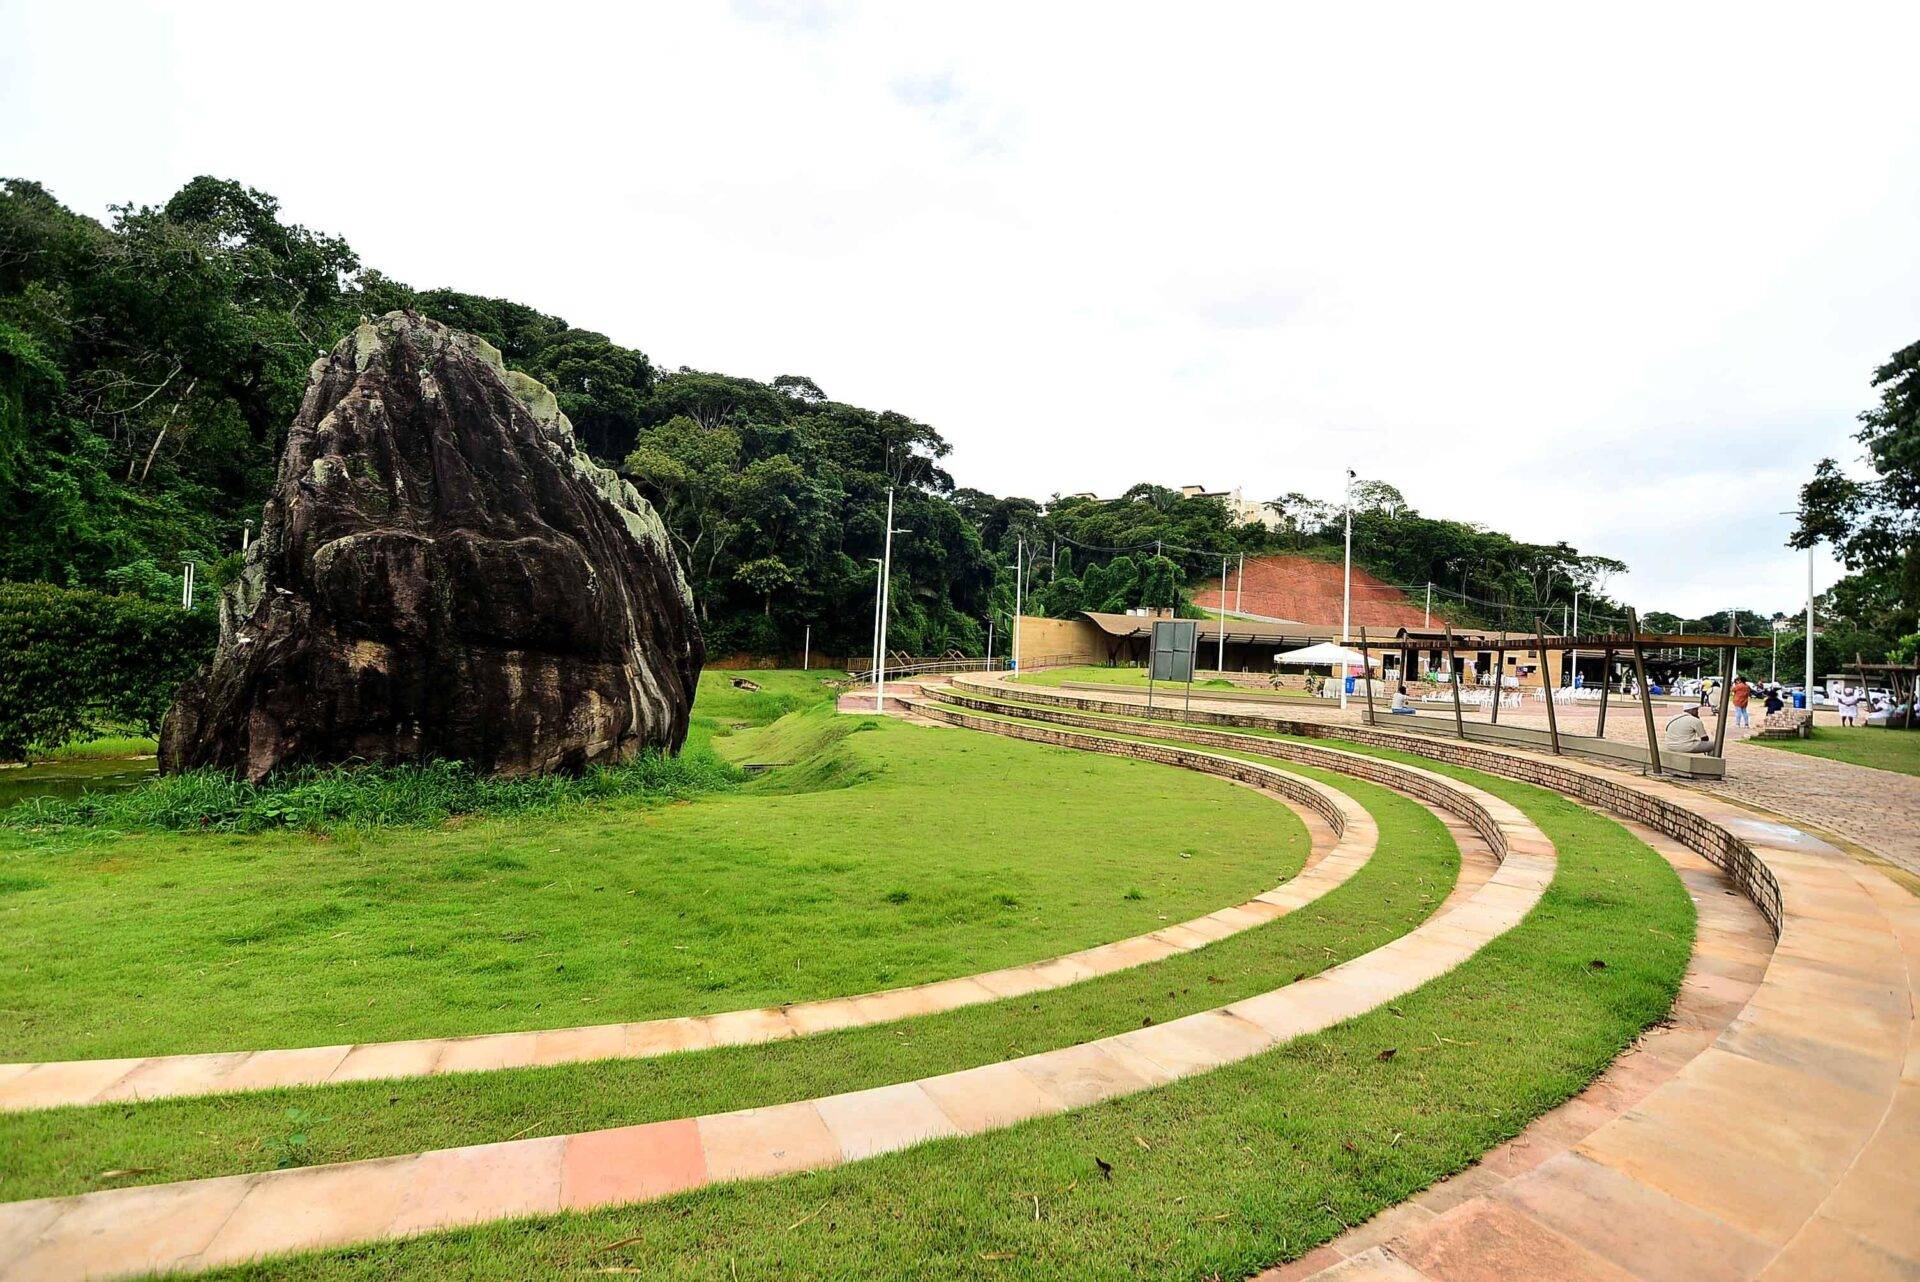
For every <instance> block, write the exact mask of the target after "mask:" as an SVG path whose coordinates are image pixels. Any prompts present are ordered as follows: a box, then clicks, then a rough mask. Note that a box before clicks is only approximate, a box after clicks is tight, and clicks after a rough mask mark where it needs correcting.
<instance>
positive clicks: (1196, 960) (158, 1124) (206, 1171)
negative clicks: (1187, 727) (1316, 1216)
mask: <svg viewBox="0 0 1920 1282" xmlns="http://www.w3.org/2000/svg"><path fill="white" fill-rule="evenodd" d="M949 733H952V734H962V733H965V734H966V735H967V737H968V738H970V739H980V740H987V741H989V742H991V741H992V739H991V737H990V736H985V735H975V734H972V733H971V732H959V731H954V732H949ZM1054 751H1056V752H1062V753H1064V752H1066V751H1068V750H1066V749H1055V750H1054ZM1076 755H1078V756H1080V757H1082V758H1085V757H1086V755H1087V754H1076ZM1096 759H1097V758H1096ZM1153 769H1155V770H1156V771H1158V772H1160V774H1161V776H1162V778H1161V779H1159V780H1156V781H1155V782H1156V785H1157V784H1160V783H1169V782H1172V778H1173V777H1174V776H1177V775H1180V774H1185V773H1187V772H1185V771H1176V770H1172V769H1169V768H1167V767H1164V766H1157V767H1153ZM1301 773H1303V774H1309V775H1312V776H1313V777H1316V778H1321V779H1323V780H1325V781H1327V782H1329V783H1333V784H1335V785H1336V786H1340V787H1344V788H1348V789H1350V790H1351V791H1352V793H1353V795H1354V796H1355V797H1356V798H1358V799H1359V800H1360V801H1361V802H1362V804H1364V805H1366V806H1367V807H1368V809H1369V810H1370V811H1371V812H1373V813H1374V814H1375V815H1376V816H1377V818H1378V822H1379V824H1380V829H1381V833H1380V842H1381V844H1380V848H1379V850H1378V852H1377V853H1376V854H1375V856H1374V858H1373V859H1372V860H1370V861H1369V862H1368V864H1367V866H1366V867H1365V868H1364V869H1362V870H1361V871H1360V872H1358V873H1357V874H1355V876H1354V877H1353V878H1352V879H1351V880H1350V881H1349V882H1348V883H1347V884H1346V885H1344V886H1342V887H1340V888H1339V889H1337V890H1335V891H1333V892H1331V893H1330V894H1328V895H1327V896H1325V897H1324V898H1322V899H1321V900H1319V901H1317V902H1316V903H1314V904H1312V905H1309V906H1307V907H1305V908H1303V909H1301V910H1299V911H1297V912H1295V913H1292V914H1289V915H1288V916H1286V917H1283V918H1280V919H1278V920H1276V921H1274V922H1271V923H1268V924H1266V925H1264V926H1259V927H1256V928H1254V929H1252V930H1249V931H1246V932H1243V933H1242V934H1239V935H1236V936H1233V937H1231V938H1229V939H1225V940H1222V941H1220V942H1218V943H1216V944H1213V945H1211V946H1209V947H1207V948H1204V949H1202V950H1200V951H1198V952H1195V953H1190V954H1185V955H1182V956H1178V957H1174V958H1170V959H1168V960H1166V961H1163V962H1159V963H1157V964H1154V965H1150V966H1145V967H1139V968H1136V969H1134V970H1130V971H1123V972H1120V973H1117V974H1114V975H1109V976H1105V977H1103V978H1099V979H1095V980H1090V981H1088V982H1086V983H1082V984H1076V985H1072V986H1070V987H1068V988H1064V989H1057V990H1054V991H1051V992H1044V993H1038V994H1034V995H1032V996H1029V997H1024V998H1019V999H1016V1000H1012V1001H1003V1002H996V1003H991V1004H987V1005H982V1006H975V1007H969V1008H966V1009H963V1010H958V1011H952V1012H948V1013H945V1014H941V1015H936V1016H930V1017H926V1018H922V1019H914V1020H907V1021H901V1022H898V1023H894V1024H888V1025H881V1026H876V1027H873V1028H863V1029H850V1030H847V1031H844V1032H839V1033H831V1034H825V1035H818V1036H812V1037H804V1038H798V1039H795V1040H791V1041H783V1042H777V1043H772V1044H768V1045H762V1046H747V1047H729V1048H723V1049H720V1050H713V1051H701V1052H695V1053H690V1054H683V1055H673V1056H667V1057H663V1058H660V1059H653V1060H627V1061H613V1062H605V1063H597V1064H577V1065H564V1066H559V1067H554V1068H541V1069H524V1070H512V1071H507V1072H496V1073H482V1074H460V1075H453V1076H447V1077H437V1078H421V1079H412V1080H406V1081H399V1082H372V1083H359V1084H350V1085H342V1086H328V1087H315V1088H303V1089H298V1090H285V1091H273V1092H260V1093H252V1094H243V1095H232V1096H224V1097H207V1098H192V1099H177V1100H158V1101H154V1102H152V1103H148V1104H141V1105H129V1106H118V1105H113V1106H106V1107H100V1108H67V1109H57V1110H48V1111H45V1112H40V1113H26V1114H0V1151H4V1152H6V1153H8V1154H9V1158H10V1160H9V1161H8V1162H7V1163H6V1164H4V1166H3V1167H0V1198H8V1199H13V1198H22V1197H35V1196H49V1195H55V1194H61V1193H72V1192H82V1191H85V1190H87V1189H89V1188H96V1187H100V1186H101V1183H100V1182H99V1181H98V1180H97V1179H96V1178H95V1177H97V1176H98V1175H99V1173H101V1172H103V1171H122V1172H132V1174H128V1175H122V1176H118V1177H115V1178H114V1179H113V1180H110V1181H108V1183H110V1184H113V1185H116V1186H117V1185H121V1184H125V1183H152V1182H160V1181H166V1180H178V1179H188V1178H194V1177H198V1176H203V1175H217V1174H223V1173H228V1172H232V1171H236V1170H258V1169H263V1168H271V1167H273V1166H274V1165H276V1164H278V1163H279V1162H282V1161H286V1160H288V1159H289V1158H290V1157H291V1158H292V1159H294V1160H297V1161H298V1162H299V1163H301V1164H306V1163H313V1162H332V1161H345V1160H350V1159H353V1158H364V1157H379V1156H385V1155H389V1154H395V1153H408V1152H414V1151H418V1150H422V1149H428V1148H435V1147H446V1146H451V1145H459V1144H470V1143H481V1142H486V1141H489V1140H501V1139H507V1138H510V1137H514V1136H528V1135H545V1134H557V1133H562V1132H567V1131H578V1130H589V1129H593V1128H596V1127H608V1126H621V1125H628V1124H632V1123H638V1122H647V1121H659V1120H664V1119H668V1118H676V1117H686V1116H691V1115H695V1114H699V1113H707V1112H720V1111H725V1110H728V1109H734V1108H744V1107H749V1106H756V1105H765V1104H777V1103H785V1102H787V1101H790V1100H797V1099H809V1098H812V1097H814V1096H817V1095H825V1094H832V1093H834V1092H837V1091H845V1090H855V1089H859V1088H861V1087H866V1086H881V1085H886V1084H889V1083H892V1082H899V1081H909V1080H912V1079H915V1078H919V1077H924V1076H928V1075H931V1074H935V1073H943V1072H948V1071H951V1070H956V1069H961V1068H967V1067H972V1066H974V1065H978V1064H986V1063H992V1062H995V1061H997V1060H1001V1059H1005V1058H1007V1057H1008V1056H1011V1055H1023V1054H1029V1053H1032V1052H1036V1051H1040V1050H1046V1049H1049V1048H1052V1047H1056V1046H1064V1045H1071V1044H1074V1043H1077V1042H1082V1041H1087V1040H1090V1039H1092V1038H1096V1037H1102V1036H1106V1035H1108V1034H1111V1033H1117V1032H1123V1031H1125V1030H1126V1029H1129V1028H1137V1027H1139V1026H1140V1025H1141V1024H1142V1023H1143V1022H1145V1021H1149V1020H1153V1021H1165V1020H1168V1019H1172V1018H1176V1017H1178V1016H1180V1015H1185V1014H1190V1013H1192V1012H1194V1011H1197V1010H1204V1009H1207V1008H1209V1007H1212V1006H1217V1005H1221V1004H1223V1003H1226V1002H1230V1001H1234V1000H1236V999H1238V998H1241V997H1246V996H1251V995H1253V994H1255V993H1260V992H1264V991H1266V990H1268V989H1270V988H1272V987H1274V986H1275V985H1276V984H1277V983H1281V982H1285V981H1286V980H1290V979H1293V978H1295V977H1297V976H1305V975H1308V974H1313V973H1315V972H1318V971H1320V970H1323V969H1325V968H1326V967H1328V966H1331V965H1334V964H1336V963H1338V962H1340V961H1343V960H1345V959H1347V958H1349V957H1354V956H1358V955H1359V954H1360V953H1363V952H1366V951H1367V950H1369V949H1371V948H1375V947H1378V946H1379V945H1381V944H1383V943H1386V942H1387V941H1389V940H1391V939H1393V938H1394V937H1395V936H1397V935H1400V934H1402V933H1404V932H1405V931H1407V930H1409V929H1411V928H1412V927H1413V926H1414V925H1415V924H1417V923H1418V922H1419V921H1421V920H1422V919H1424V918H1425V917H1426V916H1427V915H1428V914H1429V913H1431V912H1432V911H1433V910H1434V908H1435V907H1436V906H1437V905H1438V904H1439V903H1440V901H1441V900H1442V899H1444V898H1445V897H1446V894H1447V891H1448V890H1449V889H1450V888H1451V886H1452V883H1453V880H1454V877H1455V875H1456V873H1457V871H1458V864H1459V852H1458V849H1457V847H1456V846H1455V845H1454V843H1453V841H1452V839H1451V838H1450V837H1449V835H1448V834H1447V831H1446V829H1445V828H1444V827H1443V826H1442V825H1441V824H1440V822H1439V821H1438V820H1436V819H1435V818H1434V817H1433V815H1432V814H1431V813H1430V812H1428V811H1427V810H1425V809H1424V808H1422V807H1420V806H1419V805H1417V804H1415V803H1414V802H1412V801H1410V800H1408V799H1407V798H1404V797H1401V796H1398V795H1396V794H1394V793H1391V792H1388V791H1387V790H1385V789H1382V788H1378V787H1375V786H1373V785H1370V784H1365V783H1360V782H1358V781H1352V780H1345V779H1342V778H1340V777H1339V776H1335V775H1328V774H1324V773H1321V772H1317V771H1310V770H1303V771H1302V772H1301ZM1241 791H1244V790H1241ZM1256 799H1257V800H1261V801H1262V802H1263V804H1264V805H1266V806H1268V807H1271V808H1273V809H1275V810H1278V811H1279V813H1280V814H1281V815H1287V812H1286V811H1284V810H1281V809H1280V808H1279V807H1278V806H1277V805H1276V803H1274V802H1272V801H1270V800H1266V799H1263V798H1256ZM1287 817H1288V818H1291V816H1287ZM1276 840H1279V841H1281V842H1282V844H1283V845H1289V846H1290V845H1291V840H1292V838H1291V836H1290V835H1289V830H1288V828H1287V827H1284V826H1282V827H1280V828H1279V829H1278V831H1277V833H1276ZM1294 853H1295V852H1293V851H1292V850H1291V849H1290V850H1289V852H1288V857H1294ZM1296 862H1297V859H1296ZM1156 916H1157V914H1156ZM1175 919H1177V918H1175ZM289 1110H293V1113H292V1115H290V1113H289ZM296 1133H297V1134H301V1135H304V1136H305V1137H306V1141H305V1142H304V1143H303V1144H300V1145H298V1146H295V1147H293V1148H292V1149H291V1151H290V1144H289V1137H290V1136H291V1135H293V1134H296Z"/></svg>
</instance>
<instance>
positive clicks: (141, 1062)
mask: <svg viewBox="0 0 1920 1282" xmlns="http://www.w3.org/2000/svg"><path fill="white" fill-rule="evenodd" d="M1249 782H1250V783H1251V784H1252V785H1253V786H1254V787H1256V788H1258V789H1259V790H1260V791H1263V792H1267V793H1270V794H1273V795H1275V796H1276V797H1277V798H1279V799H1280V800H1281V801H1282V802H1283V803H1285V804H1287V805H1289V806H1291V807H1292V808H1294V809H1295V810H1296V812H1297V813H1299V814H1300V817H1301V819H1302V820H1303V821H1304V822H1305V823H1306V824H1307V827H1308V832H1309V834H1310V835H1311V836H1312V837H1313V841H1314V845H1313V853H1312V855H1311V856H1310V860H1309V862H1308V864H1307V866H1306V867H1304V868H1303V869H1302V870H1301V872H1299V873H1298V874H1296V875H1295V876H1293V877H1292V878H1290V879H1289V880H1287V881H1284V882H1282V883H1281V884H1280V885H1278V886H1275V887H1274V888H1273V889H1271V890H1268V891H1265V892H1263V893H1262V894H1259V895H1256V896H1254V897H1253V898H1252V899H1249V900H1247V901H1246V902H1245V903H1242V904H1236V905H1234V906H1232V907H1228V908H1222V909H1219V910H1217V911H1215V912H1211V913H1208V914H1206V915H1205V916H1202V917H1196V918H1194V919H1193V920H1191V921H1186V922H1180V923H1177V924H1175V925H1171V926H1163V927H1160V928H1159V929H1157V930H1152V931H1148V932H1147V933H1145V934H1142V935H1135V936H1132V937H1131V938H1128V939H1121V940H1116V941H1114V942H1112V943H1107V944H1097V945H1095V946H1093V947H1091V948H1084V949H1081V950H1079V951H1078V952H1072V953H1065V954H1062V955H1060V956H1057V957H1050V958H1045V959H1043V960H1040V961H1034V962H1027V963H1024V964H1022V965H1018V966H1007V967H1002V968H1001V969H999V970H994V971H987V972H985V973H982V974H976V975H963V976H958V977H955V978H952V979H943V980H934V981H931V982H928V983H925V984H917V985H913V986H911V987H906V988H894V989H887V990H884V991H881V992H875V993H863V994H857V995H854V996H849V997H830V998H824V999H822V1000H819V1001H811V1002H795V1003H792V1004H790V1005H786V1006H767V1007H760V1008H757V1009H749V1010H735V1011H724V1012H721V1013H718V1014H713V1015H692V1016H682V1017H675V1018H668V1019H651V1020H641V1021H637V1022H633V1023H623V1024H596V1025H588V1026H585V1027H579V1028H555V1029H542V1030H538V1031H532V1032H517V1033H483V1034H479V1035H476V1036H471V1037H427V1038H417V1039H412V1040H407V1041H394V1042H365V1043H361V1044H359V1045H346V1046H312V1047H300V1048H293V1049H285V1050H258V1051H232V1052H212V1053H207V1054H188V1055H156V1056H151V1057H146V1058H134V1059H92V1060H85V1059H83V1060H51V1061H45V1062H40V1063H22V1064H0V1112H21V1111H25V1110H29V1109H45V1108H56V1107H60V1106H63V1105H86V1104H107V1103H121V1102H128V1101H141V1100H154V1099H166V1098H170V1097H177V1096H184V1095H211V1094H221V1093H226V1092H230V1091H257V1090H270V1089H273V1088H275V1087H282V1086H325V1085H330V1084H335V1083H341V1082H357V1081H369V1080H374V1079H381V1080H385V1079H392V1078H405V1077H426V1076H436V1075H439V1074H442V1073H472V1072H491V1071H496V1070H499V1069H507V1068H532V1067H544V1066H548V1065H553V1064H570V1063H581V1062H586V1061H592V1060H603V1059H647V1058H651V1057H653V1056H657V1055H667V1054H672V1053H674V1052H676V1051H688V1050H709V1049H712V1048H714V1047H718V1046H745V1045H753V1044H756V1043H761V1042H772V1041H781V1040H785V1039H787V1038H790V1037H801V1036H806V1035H808V1034H812V1033H821V1032H828V1031H831V1030H834V1029H841V1028H857V1027H862V1026H865V1025H869V1024H883V1023H888V1022H890V1021H893V1020H897V1019H907V1018H910V1017H913V1016H918V1015H932V1014H937V1013H939V1012H941V1011H949V1010H959V1009H961V1008H962V1007H965V1006H973V1005H978V1004H980V1003H982V1002H991V1001H999V1000H1000V999H1002V998H1006V997H1017V996H1022V995H1024V994H1027V993H1037V992H1044V991H1046V990H1047V989H1051V988H1060V987H1063V986H1065V985H1068V984H1076V983H1079V982H1081V981H1082V980H1087V979H1093V978H1095V977H1097V976H1100V975H1111V974H1114V973H1116V972H1118V971H1122V970H1126V969H1129V968H1130V967H1134V966H1142V965H1145V964H1147V963H1149V962H1154V961H1158V960H1160V959H1161V958H1163V957H1171V956H1174V955H1176V954H1178V953H1183V952H1191V951H1192V950H1194V949H1196V948H1203V947H1205V946H1206V945H1207V944H1210V943H1212V942H1214V941H1215V940H1218V939H1225V938H1227V937H1228V936H1229V935H1235V934H1238V933H1239V932H1241V931H1243V930H1247V929H1250V928H1252V927H1254V926H1258V925H1261V924H1263V923H1265V922H1268V921H1271V920H1273V919H1274V918H1276V917H1280V916H1284V915H1285V914H1287V913H1290V912H1293V911H1295V910H1297V909H1299V908H1301V907H1304V906H1305V905H1307V904H1310V903H1312V902H1313V901H1315V900H1316V899H1319V898H1320V897H1321V896H1323V895H1325V894H1327V893H1328V892H1329V891H1331V890H1333V889H1334V888H1336V887H1338V886H1340V885H1343V884H1344V883H1345V882H1346V881H1347V879H1348V878H1350V877H1352V876H1353V874H1354V873H1356V872H1358V871H1359V870H1360V869H1361V868H1362V867H1364V866H1365V864H1366V862H1367V860H1368V859H1370V858H1371V857H1372V856H1373V852H1374V849H1375V847H1376V846H1377V845H1378V843H1379V837H1380V834H1379V828H1378V826H1377V825H1376V824H1375V823H1374V820H1373V816H1372V815H1370V814H1368V813H1367V811H1366V808H1365V807H1364V806H1361V805H1360V804H1359V803H1358V802H1356V801H1354V800H1353V799H1352V798H1351V797H1349V796H1347V795H1346V794H1345V793H1343V792H1341V791H1340V790H1339V789H1337V788H1329V787H1327V786H1326V785H1324V784H1321V783H1318V782H1316V781H1314V780H1311V779H1307V778H1303V777H1302V776H1299V775H1292V774H1288V773H1286V772H1284V771H1278V770H1276V771H1271V772H1269V773H1267V774H1263V775H1261V776H1259V777H1258V778H1257V779H1254V780H1250V781H1249Z"/></svg>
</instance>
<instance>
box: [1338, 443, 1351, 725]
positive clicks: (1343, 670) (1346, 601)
mask: <svg viewBox="0 0 1920 1282" xmlns="http://www.w3.org/2000/svg"><path fill="white" fill-rule="evenodd" d="M1353 476H1354V473H1353V469H1352V468H1348V469H1347V494H1346V509H1347V568H1346V573H1345V575H1344V576H1343V578H1342V579H1341V587H1340V644H1341V645H1342V646H1343V647H1344V646H1345V645H1346V644H1347V633H1348V632H1350V631H1352V630H1353ZM1346 710H1347V665H1346V664H1344V663H1343V664H1341V665H1340V711H1342V712H1345V711H1346Z"/></svg>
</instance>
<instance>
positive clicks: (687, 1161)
mask: <svg viewBox="0 0 1920 1282" xmlns="http://www.w3.org/2000/svg"><path fill="white" fill-rule="evenodd" d="M566 1145H567V1148H566V1157H565V1159H564V1161H563V1165H562V1169H561V1178H560V1205H561V1206H563V1207H566V1208H568V1209H571V1210H577V1209H580V1208H582V1207H590V1206H612V1205H615V1204H618V1203H622V1202H643V1201H647V1200H649V1199H651V1198H656V1197H668V1196H670V1195H672V1194H674V1193H679V1192H683V1191H685V1190H686V1189H690V1188H696V1187H698V1186H699V1185H702V1184H705V1183H706V1182H707V1162H706V1157H705V1155H704V1154H703V1153H702V1151H701V1147H700V1127H699V1124H698V1123H697V1122H695V1121H694V1120H693V1119H692V1118H682V1119H680V1120H678V1121H672V1122H649V1123H647V1124H645V1125H642V1126H620V1127H615V1128H614V1129H612V1130H605V1131H588V1132H586V1133H585V1134H582V1135H573V1136H568V1137H566Z"/></svg>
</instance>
